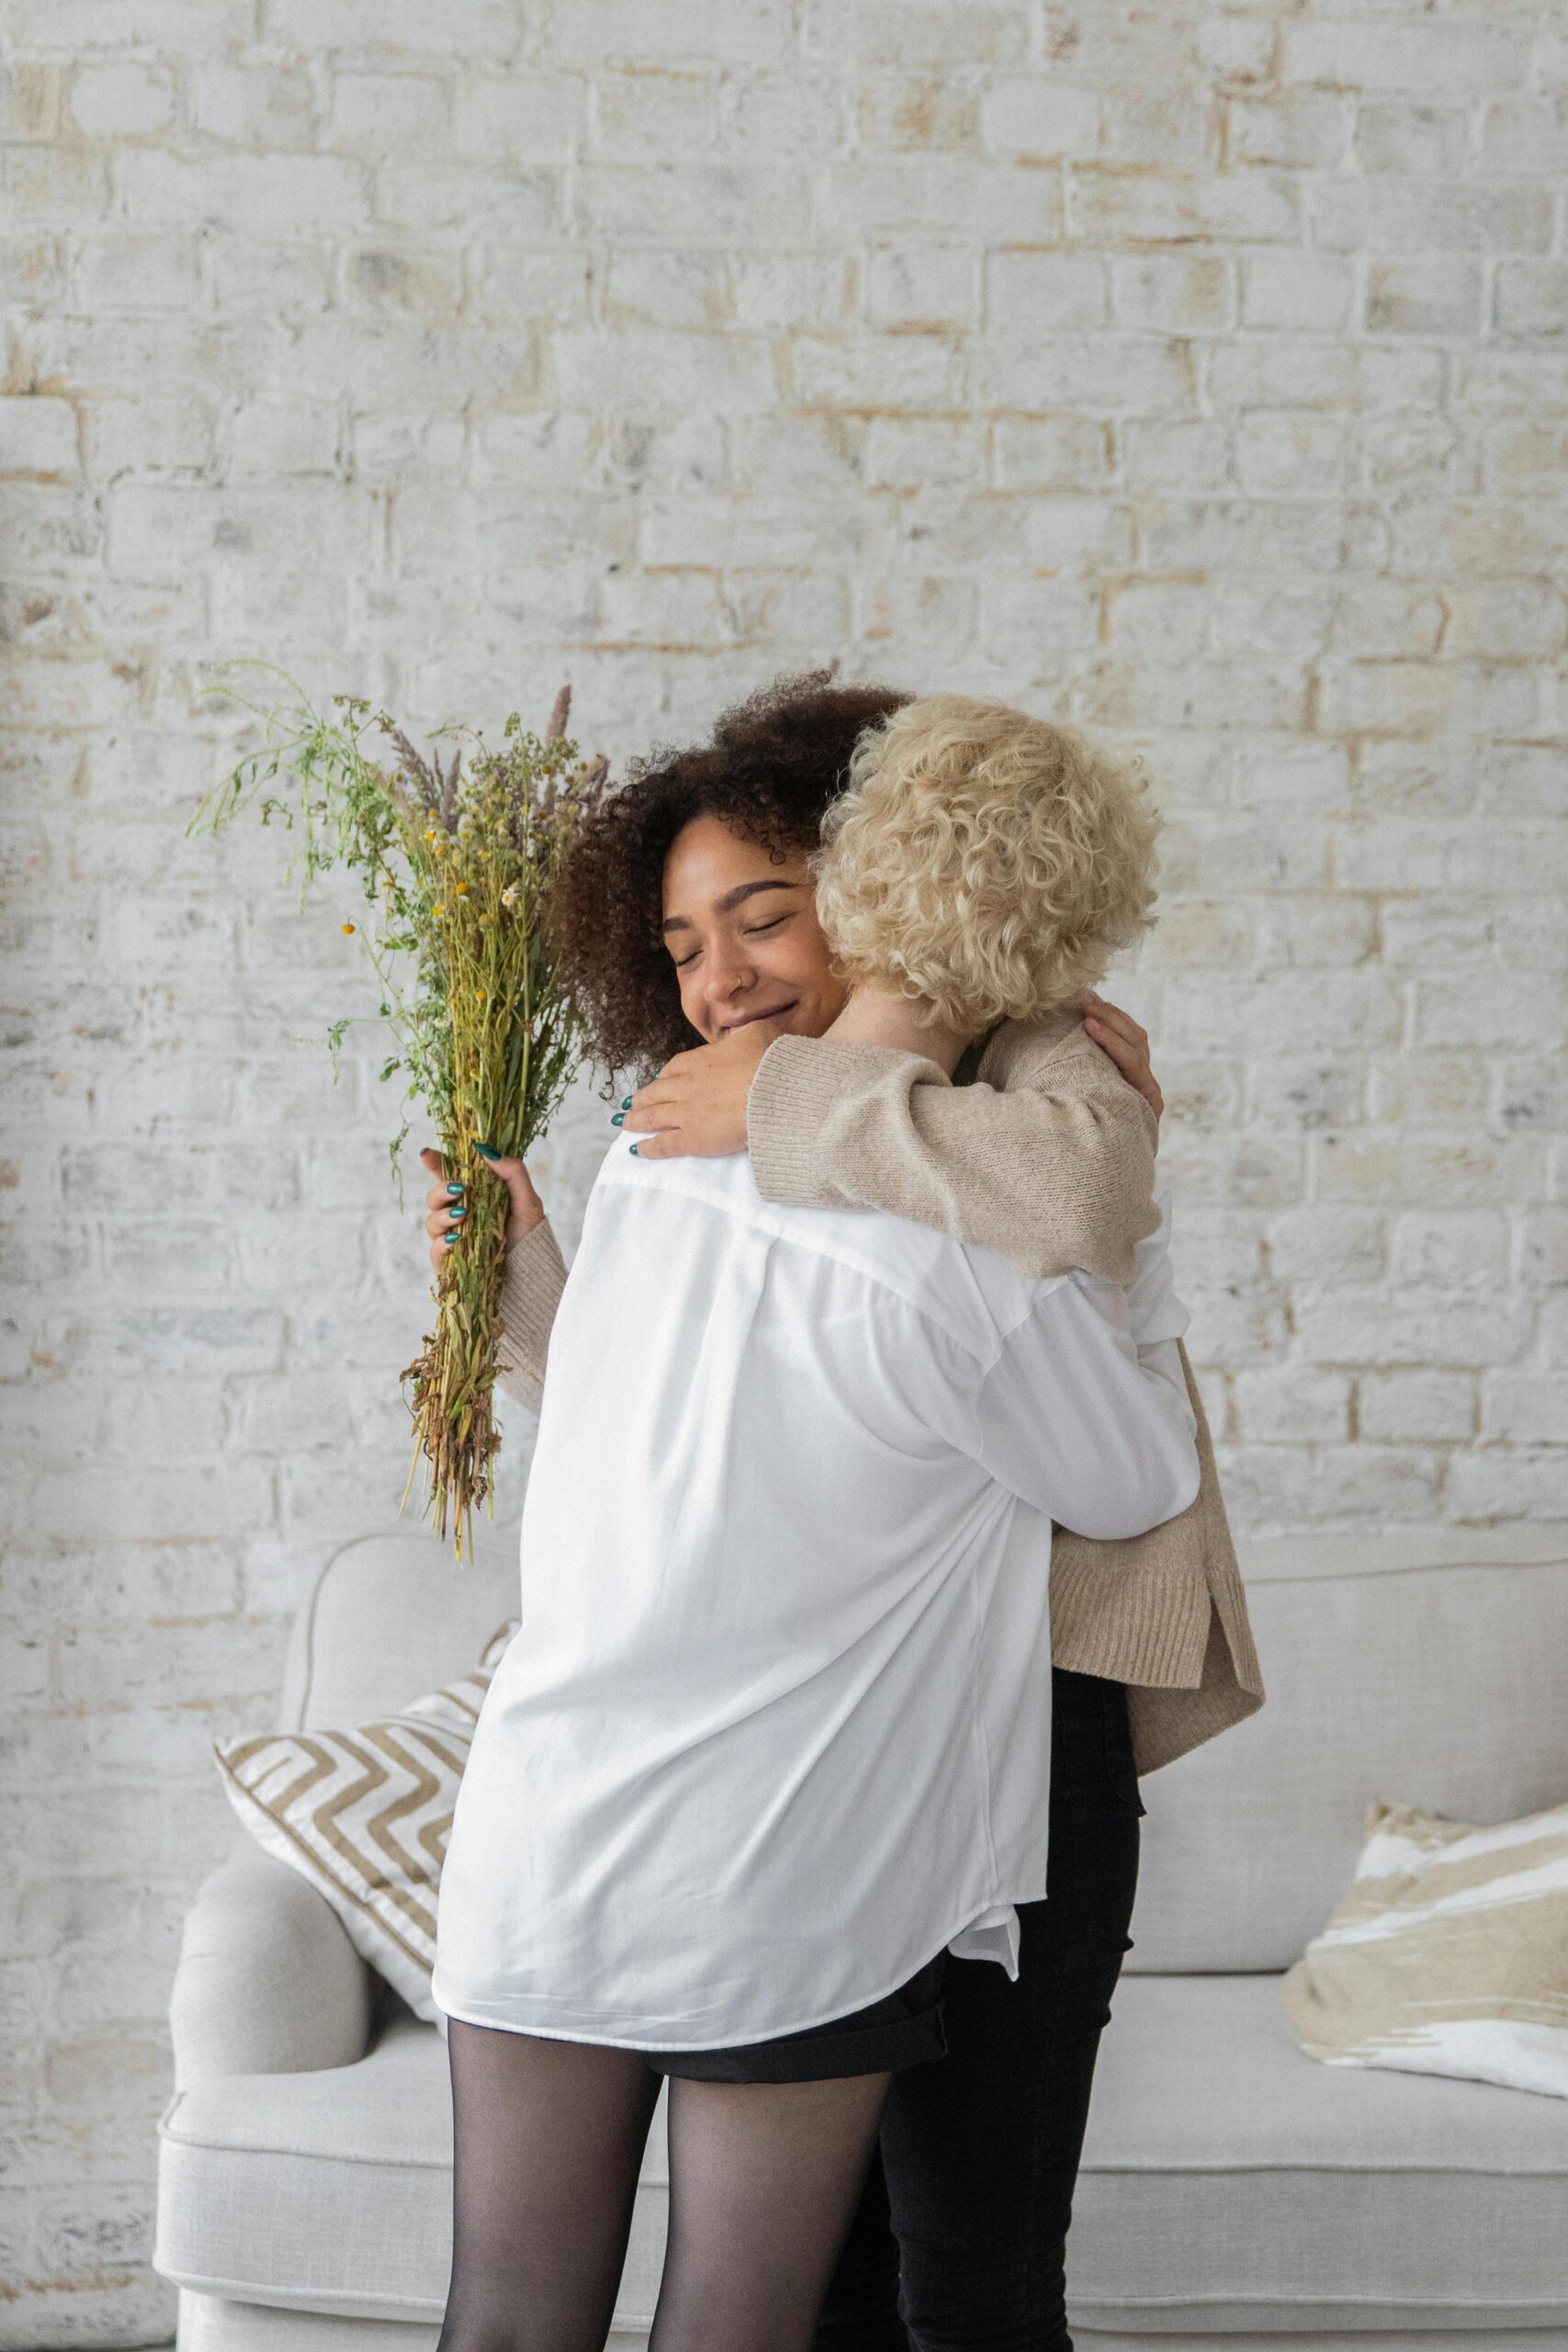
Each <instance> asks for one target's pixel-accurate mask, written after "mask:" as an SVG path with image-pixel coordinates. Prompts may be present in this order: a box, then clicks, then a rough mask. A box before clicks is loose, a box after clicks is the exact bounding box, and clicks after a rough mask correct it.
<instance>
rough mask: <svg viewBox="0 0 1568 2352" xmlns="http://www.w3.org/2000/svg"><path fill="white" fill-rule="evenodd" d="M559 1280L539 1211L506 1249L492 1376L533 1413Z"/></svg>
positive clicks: (556, 1249)
mask: <svg viewBox="0 0 1568 2352" xmlns="http://www.w3.org/2000/svg"><path fill="white" fill-rule="evenodd" d="M565 1285H566V1261H565V1260H564V1259H563V1258H562V1256H561V1253H560V1246H559V1244H558V1241H557V1240H556V1237H555V1234H554V1232H553V1231H552V1229H551V1227H550V1221H549V1218H548V1217H545V1218H543V1219H542V1220H541V1222H540V1223H539V1224H537V1225H535V1226H531V1227H529V1229H528V1231H527V1232H526V1233H525V1235H524V1236H523V1238H522V1240H521V1241H516V1242H513V1246H512V1248H511V1249H510V1250H508V1251H507V1253H506V1274H505V1278H504V1280H503V1282H502V1288H501V1338H500V1340H498V1342H497V1344H496V1362H495V1376H496V1378H497V1380H498V1381H499V1382H500V1384H501V1385H502V1388H504V1389H505V1391H506V1393H507V1395H508V1396H509V1397H519V1398H520V1399H521V1400H522V1402H523V1403H524V1404H525V1405H526V1406H527V1408H528V1409H529V1411H530V1412H533V1413H536V1412H537V1411H538V1409H539V1402H540V1399H541V1397H543V1395H544V1390H545V1356H546V1352H547V1350H548V1347H549V1343H550V1326H551V1324H552V1323H553V1322H554V1321H555V1319H556V1308H557V1307H558V1306H559V1304H560V1295H561V1292H562V1290H563V1289H564V1288H565Z"/></svg>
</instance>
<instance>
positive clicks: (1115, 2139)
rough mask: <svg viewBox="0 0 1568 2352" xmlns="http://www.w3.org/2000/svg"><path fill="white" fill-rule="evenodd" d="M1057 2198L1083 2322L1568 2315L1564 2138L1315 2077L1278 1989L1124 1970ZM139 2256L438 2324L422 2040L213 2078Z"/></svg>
mask: <svg viewBox="0 0 1568 2352" xmlns="http://www.w3.org/2000/svg"><path fill="white" fill-rule="evenodd" d="M1114 2010H1115V2015H1114V2021H1113V2023H1112V2025H1111V2028H1110V2030H1108V2031H1107V2033H1106V2035H1105V2038H1104V2041H1103V2042H1102V2043H1101V2046H1100V2063H1099V2068H1098V2072H1097V2076H1096V2084H1095V2098H1094V2106H1093V2109H1092V2111H1091V2113H1090V2117H1089V2137H1088V2141H1087V2143H1086V2146H1085V2150H1084V2168H1083V2173H1082V2176H1081V2178H1080V2181H1079V2185H1078V2191H1077V2199H1075V2206H1074V2221H1073V2234H1072V2247H1071V2265H1070V2285H1071V2293H1070V2301H1071V2305H1072V2309H1073V2312H1074V2316H1075V2319H1076V2320H1081V2321H1082V2323H1083V2324H1084V2325H1085V2326H1086V2327H1096V2328H1108V2329H1109V2328H1127V2329H1133V2330H1136V2329H1139V2328H1144V2327H1147V2328H1149V2329H1150V2330H1152V2331H1156V2332H1157V2331H1165V2330H1170V2331H1173V2332H1176V2333H1182V2332H1192V2333H1207V2332H1209V2331H1211V2330H1212V2331H1213V2332H1214V2334H1215V2335H1221V2334H1228V2333H1229V2332H1231V2331H1236V2330H1240V2331H1245V2330H1248V2329H1254V2330H1257V2331H1258V2332H1260V2333H1261V2332H1267V2331H1268V2330H1269V2328H1271V2327H1274V2328H1285V2329H1291V2330H1296V2329H1308V2328H1313V2327H1319V2328H1323V2329H1325V2330H1328V2329H1334V2328H1341V2327H1342V2328H1346V2329H1351V2328H1355V2327H1358V2326H1360V2327H1381V2326H1382V2325H1384V2324H1390V2323H1393V2324H1401V2325H1404V2326H1406V2327H1410V2328H1418V2327H1421V2326H1430V2327H1432V2328H1434V2329H1436V2328H1442V2327H1448V2326H1454V2325H1460V2324H1462V2325H1465V2326H1468V2327H1481V2326H1486V2325H1495V2326H1499V2327H1501V2326H1506V2325H1509V2324H1512V2325H1514V2326H1518V2327H1523V2326H1529V2325H1536V2326H1548V2325H1552V2324H1563V2323H1565V2322H1568V2236H1565V2233H1563V2231H1562V2226H1561V2222H1562V2211H1563V2202H1564V2198H1565V2196H1568V2140H1565V2138H1564V2134H1563V2132H1562V2109H1561V2108H1560V2107H1559V2106H1558V2105H1557V2103H1556V2101H1555V2100H1551V2099H1540V2098H1531V2097H1529V2094H1528V2093H1526V2092H1523V2091H1508V2090H1500V2089H1497V2088H1495V2087H1494V2086H1491V2085H1489V2084H1484V2083H1467V2082H1452V2081H1445V2080H1440V2079H1438V2078H1435V2077H1423V2076H1417V2075H1393V2074H1379V2073H1372V2072H1366V2073H1361V2072H1353V2073H1351V2072H1337V2071H1333V2070H1330V2069H1327V2068H1325V2067H1320V2066H1314V2064H1312V2062H1311V2060H1310V2059H1307V2058H1304V2057H1303V2055H1302V2053H1301V2052H1300V2051H1299V2050H1298V2049H1297V2048H1296V2046H1295V2044H1294V2042H1293V2041H1292V2039H1291V2036H1290V2032H1289V2030H1288V2029H1287V2027H1286V2024H1285V2020H1284V2017H1283V2014H1282V2011H1281V2007H1280V1979H1279V1978H1278V1977H1277V1976H1229V1977H1224V1976H1213V1977H1191V1978H1185V1979H1183V1978H1162V1977H1123V1978H1122V1983H1121V1984H1120V1985H1119V1986H1118V1987H1117V1991H1116V1996H1115V2003H1114ZM160 2130H161V2134H162V2138H163V2143H164V2144H163V2149H162V2155H161V2161H160V2165H159V2197H158V2237H157V2246H156V2251H155V2256H154V2259H155V2261H156V2264H157V2267H158V2269H159V2270H160V2271H161V2272H162V2273H163V2275H164V2277H165V2278H172V2279H174V2280H175V2282H176V2283H177V2284H179V2285H181V2286H186V2287H192V2288H197V2289H199V2290H204V2291H206V2292H208V2293H210V2294H214V2295H220V2296H226V2297H231V2298H234V2299H235V2300H238V2301H257V2302H265V2303H275V2304H278V2305H284V2306H291V2307H293V2308H295V2309H299V2310H304V2311H311V2312H343V2313H348V2314H363V2315H364V2316H366V2317H369V2318H383V2319H387V2318H396V2317H399V2316H401V2317H403V2318H405V2319H408V2320H411V2321H412V2320H419V2319H426V2318H430V2317H434V2316H435V2315H437V2314H439V2312H441V2310H442V2308H443V2306H444V2303H445V2301H446V2282H447V2271H448V2264H449V2260H450V2253H449V2249H450V2245H451V2235H450V2232H451V2183H450V2178H449V2175H448V2169H447V2168H448V2165H449V2164H450V2161H451V2101H450V2095H449V2091H448V2085H447V2074H446V2052H445V2050H444V2049H443V2046H442V2044H441V2041H439V2039H438V2037H437V2035H436V2033H435V2032H434V2029H433V2028H432V2027H430V2026H426V2025H420V2024H417V2023H415V2022H414V2021H413V2020H412V2019H407V2020H405V2021H403V2022H401V2023H400V2024H398V2025H395V2026H393V2027H392V2028H391V2029H390V2030H389V2031H388V2032H387V2033H386V2035H385V2036H384V2037H383V2039H382V2041H380V2042H379V2043H378V2046H377V2048H376V2049H375V2050H373V2051H372V2052H370V2054H369V2055H368V2056H367V2058H365V2059H363V2060H361V2061H360V2063H359V2064H357V2065H355V2066H348V2067H343V2068H340V2069H337V2070H335V2071H332V2072H326V2073H321V2074H315V2075H231V2076H228V2077H226V2078H219V2079H217V2080H215V2081H211V2082H208V2083H204V2084H201V2085H198V2086H196V2087H194V2088H192V2089H190V2090H188V2091H186V2092H184V2093H182V2094H180V2095H178V2096H177V2097H176V2098H175V2099H174V2101H173V2102H172V2103H171V2105H170V2107H169V2109H167V2111H166V2113H165V2115H164V2120H163V2123H162V2125H161V2127H160ZM665 2196H666V2192H665V2157H664V2146H663V2122H662V2115H660V2117H658V2118H656V2120H655V2125H654V2130H653V2133H652V2135H651V2136H650V2138H649V2153H648V2159H647V2162H646V2163H645V2165H644V2177H643V2184H642V2187H641V2188H640V2190H639V2192H638V2196H637V2215H636V2219H635V2222H634V2225H633V2234H632V2245H631V2251H630V2254H629V2256H628V2259H627V2264H626V2277H625V2279H624V2280H623V2282H622V2290H621V2298H620V2302H619V2305H618V2307H617V2319H618V2322H619V2324H621V2325H623V2326H634V2325H637V2324H647V2321H648V2318H649V2315H650V2314H651V2312H652V2309H653V2304H654V2300H655V2298H656V2295H657V2291H658V2280H659V2269H660V2262H661V2260H662V2256H663V2233H664V2225H665Z"/></svg>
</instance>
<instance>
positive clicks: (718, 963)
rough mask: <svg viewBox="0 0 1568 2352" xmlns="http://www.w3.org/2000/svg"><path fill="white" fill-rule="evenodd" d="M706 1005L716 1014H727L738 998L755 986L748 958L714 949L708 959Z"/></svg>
mask: <svg viewBox="0 0 1568 2352" xmlns="http://www.w3.org/2000/svg"><path fill="white" fill-rule="evenodd" d="M705 977H706V979H707V988H708V1003H709V1004H710V1005H711V1006H712V1008H713V1010H714V1011H715V1012H727V1011H728V1009H729V1008H730V1007H731V1006H733V1004H734V1003H735V1001H736V999H737V998H738V997H742V996H744V995H745V994H746V991H747V989H752V988H755V987H756V985H757V973H756V967H755V966H754V965H753V964H752V963H751V960H750V957H749V956H739V955H736V954H735V953H734V952H733V951H726V950H724V949H722V948H721V949H716V951H715V953H714V954H713V955H712V956H709V958H708V967H707V973H706V976H705Z"/></svg>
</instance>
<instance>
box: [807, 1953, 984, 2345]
mask: <svg viewBox="0 0 1568 2352" xmlns="http://www.w3.org/2000/svg"><path fill="white" fill-rule="evenodd" d="M948 1965H949V1967H952V1966H953V1962H952V1961H951V1960H950V1961H949V1962H948ZM940 2063H941V2064H944V2065H945V2064H946V2063H947V2062H946V2060H945V2059H944V2060H942V2061H941V2062H940ZM816 2352H909V2338H908V2334H907V2333H906V2331H905V2327H904V2323H903V2321H902V2320H901V2319H900V2318H899V2316H898V2241H897V2238H896V2237H895V2236H894V2234H893V2217H892V2215H891V2213H890V2212H889V2211H888V2209H887V2182H886V2178H885V2177H884V2174H883V2170H882V2150H881V2148H880V2146H878V2147H875V2148H874V2149H873V2150H872V2152H871V2163H870V2165H868V2166H867V2168H866V2176H865V2186H864V2187H863V2189H862V2190H861V2193H860V2201H859V2203H858V2204H857V2205H856V2207H855V2210H854V2218H853V2220H852V2222H851V2223H850V2230H849V2235H848V2236H847V2237H846V2238H845V2240H844V2244H843V2248H842V2251H841V2252H840V2256H839V2259H838V2261H837V2263H836V2264H835V2265H834V2267H833V2276H832V2279H831V2282H830V2283H829V2289H828V2293H827V2296H826V2298H825V2300H824V2301H823V2305H822V2314H821V2317H820V2318H819V2319H818V2323H817V2338H816Z"/></svg>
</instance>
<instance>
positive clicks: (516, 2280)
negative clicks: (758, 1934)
mask: <svg viewBox="0 0 1568 2352" xmlns="http://www.w3.org/2000/svg"><path fill="white" fill-rule="evenodd" d="M447 2055H448V2059H449V2063H450V2066H451V2074H452V2109H453V2121H454V2162H453V2233H452V2279H451V2285H450V2288H449V2290H448V2292H447V2300H446V2324H445V2325H444V2326H443V2328H442V2331H441V2339H440V2343H439V2345H438V2346H437V2347H436V2352H603V2347H604V2340H605V2337H606V2335H607V2334H608V2332H609V2327H610V2320H611V2314H612V2312H614V2309H615V2293H616V2290H617V2288H618V2286H619V2284H620V2277H621V2266H622V2263H623V2261H624V2260H625V2257H626V2240H627V2236H628V2234H629V2232H630V2229H631V2219H632V2202H633V2199H634V2197H635V2195H636V2192H637V2172H638V2168H639V2166H640V2165H641V2162H642V2153H643V2146H644V2143H645V2142H646V2140H647V2138H648V2131H649V2124H650V2123H651V2121H652V2120H653V2110H654V2107H655V2104H656V2102H657V2100H658V2097H659V2086H660V2077H659V2075H656V2074H655V2073H654V2072H653V2071H652V2070H651V2069H650V2068H649V2066H648V2065H646V2064H645V2063H644V2062H643V2060H642V2059H641V2058H640V2057H639V2056H638V2054H637V2052H636V2051H634V2050H610V2049H604V2048H599V2047H595V2046H593V2045H591V2044H588V2043H584V2042H579V2041H543V2040H541V2039H539V2038H538V2037H537V2036H536V2035H533V2034H525V2033H508V2032H504V2031H502V2030H498V2029H496V2028H493V2027H491V2026H476V2025H465V2024H464V2023H462V2021H461V2020H460V2019H458V2018H453V2019H451V2020H450V2024H449V2028H448V2037H447ZM887 2080H888V2078H887V2076H886V2075H850V2076H848V2077H845V2078H843V2079H840V2080H838V2081H829V2082H820V2083H697V2082H687V2081H684V2080H682V2079H681V2078H679V2077H677V2078H675V2079H673V2080H672V2081H671V2085H670V2237H669V2245H668V2247H667V2249H666V2253H665V2257H664V2278H663V2283H662V2285H661V2287H660V2293H659V2303H658V2308H657V2311H656V2312H655V2314H654V2321H653V2332H652V2335H651V2337H650V2339H649V2346H650V2352H807V2347H808V2346H810V2343H811V2340H812V2334H813V2330H814V2329H815V2326H816V2324H817V2313H818V2305H819V2304H820V2302H821V2300H822V2295H823V2292H824V2290H825V2289H826V2287H827V2283H828V2280H829V2277H830V2276H831V2273H832V2269H833V2265H834V2263H835V2261H836V2260H837V2258H838V2255H839V2250H840V2246H841V2245H842V2244H843V2241H844V2238H845V2235H846V2234H847V2233H848V2230H849V2225H850V2220H851V2217H852V2214H853V2212H854V2210H855V2206H856V2203H857V2201H858V2199H859V2197H860V2192H861V2187H862V2184H863V2180H864V2178H865V2175H866V2169H867V2166H868V2165H869V2163H870V2160H871V2152H872V2147H873V2145H874V2141H875V2137H876V2127H877V2119H878V2117H879V2115H880V2112H881V2109H882V2102H883V2098H884V2096H885V2094H886V2088H887Z"/></svg>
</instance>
